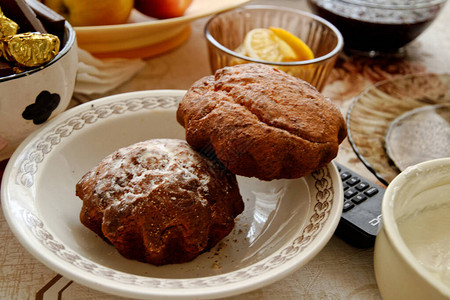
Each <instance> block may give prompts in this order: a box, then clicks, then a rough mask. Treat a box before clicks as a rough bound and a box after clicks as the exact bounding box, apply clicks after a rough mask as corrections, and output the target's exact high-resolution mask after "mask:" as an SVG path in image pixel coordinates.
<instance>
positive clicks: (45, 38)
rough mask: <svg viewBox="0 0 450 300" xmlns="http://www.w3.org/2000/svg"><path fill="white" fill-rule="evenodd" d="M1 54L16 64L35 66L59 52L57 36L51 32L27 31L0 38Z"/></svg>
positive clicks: (47, 60)
mask: <svg viewBox="0 0 450 300" xmlns="http://www.w3.org/2000/svg"><path fill="white" fill-rule="evenodd" d="M1 43H2V46H1V47H0V48H3V56H4V57H5V58H6V60H7V61H9V62H14V63H15V64H16V66H21V67H37V66H40V65H43V64H45V63H46V62H49V61H50V60H52V59H53V58H54V57H55V56H56V55H57V54H58V52H59V46H60V42H59V38H58V37H57V36H55V35H53V34H48V33H37V32H27V33H21V34H16V35H13V36H8V37H6V38H3V39H2V40H1Z"/></svg>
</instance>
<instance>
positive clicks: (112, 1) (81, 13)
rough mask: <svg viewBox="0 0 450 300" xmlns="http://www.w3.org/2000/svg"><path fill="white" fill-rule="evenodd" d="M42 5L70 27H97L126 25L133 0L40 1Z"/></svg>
mask: <svg viewBox="0 0 450 300" xmlns="http://www.w3.org/2000/svg"><path fill="white" fill-rule="evenodd" d="M42 3H44V4H45V5H47V6H48V7H49V8H51V9H53V10H54V11H56V12H57V13H59V14H61V15H62V16H63V17H64V18H66V20H67V21H68V22H69V23H70V24H71V25H72V26H97V25H113V24H123V23H126V22H127V20H128V17H129V16H130V13H131V10H132V9H133V5H134V0H94V1H92V0H42Z"/></svg>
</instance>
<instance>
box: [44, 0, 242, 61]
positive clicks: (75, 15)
mask: <svg viewBox="0 0 450 300" xmlns="http://www.w3.org/2000/svg"><path fill="white" fill-rule="evenodd" d="M248 1H249V0H180V1H173V0H135V1H133V0H103V1H90V0H43V3H44V4H46V5H47V6H48V7H50V8H52V9H53V10H55V11H57V12H58V13H60V14H61V15H63V16H64V17H65V18H66V19H67V20H68V21H69V23H71V24H72V25H73V26H74V28H75V31H76V33H77V40H78V45H79V46H80V48H83V49H85V50H87V51H89V52H90V53H93V54H94V55H95V56H97V57H149V56H154V55H157V54H160V53H164V52H166V51H169V50H171V49H173V48H175V47H177V46H179V45H181V44H182V43H183V42H184V41H186V40H187V38H188V37H189V35H190V23H191V22H192V21H193V20H196V19H199V18H201V17H205V16H208V15H211V14H214V13H218V12H220V11H223V10H228V9H232V8H235V7H237V6H239V5H242V4H244V3H246V2H248Z"/></svg>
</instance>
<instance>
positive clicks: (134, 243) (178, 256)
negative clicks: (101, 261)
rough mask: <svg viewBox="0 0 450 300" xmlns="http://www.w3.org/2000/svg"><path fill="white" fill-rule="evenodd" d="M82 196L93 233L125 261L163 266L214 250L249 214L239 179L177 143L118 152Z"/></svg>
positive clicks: (86, 181) (80, 190)
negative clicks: (242, 215)
mask: <svg viewBox="0 0 450 300" xmlns="http://www.w3.org/2000/svg"><path fill="white" fill-rule="evenodd" d="M76 194H77V196H78V197H80V198H81V199H82V200H83V206H82V209H81V214H80V220H81V222H82V223H83V224H84V225H85V226H86V227H88V228H89V229H91V230H92V231H94V232H95V233H97V234H98V235H99V236H101V237H102V238H103V239H105V240H106V241H108V242H110V243H112V244H113V245H114V246H115V247H116V248H117V250H118V251H119V252H120V253H121V254H122V255H123V256H125V257H127V258H130V259H136V260H139V261H143V262H149V263H152V264H155V265H163V264H169V263H181V262H187V261H190V260H192V259H194V258H195V257H197V256H198V255H199V254H201V253H202V252H204V251H206V250H209V249H210V248H211V247H213V246H214V245H215V244H217V242H218V241H220V240H221V239H222V238H224V237H225V236H226V235H228V234H229V233H230V231H231V230H232V229H233V227H234V219H235V217H236V216H237V215H238V214H240V213H241V212H242V211H243V209H244V204H243V201H242V197H241V195H240V193H239V188H238V185H237V182H236V177H235V175H234V174H232V173H231V172H229V171H228V170H227V169H226V168H224V167H223V165H222V164H220V163H219V162H217V161H213V160H210V159H207V158H206V157H204V156H202V155H201V154H199V153H197V152H196V151H194V150H193V149H192V148H191V147H190V146H189V145H188V144H187V143H186V142H185V141H183V140H176V139H154V140H148V141H145V142H140V143H137V144H134V145H131V146H128V147H125V148H121V149H119V150H117V151H116V152H114V153H112V154H110V155H108V156H107V157H105V158H104V159H103V160H102V161H101V162H100V163H99V164H98V165H97V166H96V167H94V168H93V169H92V170H90V171H89V172H88V173H87V174H86V175H84V176H83V178H82V179H81V180H80V181H79V182H78V184H77V186H76Z"/></svg>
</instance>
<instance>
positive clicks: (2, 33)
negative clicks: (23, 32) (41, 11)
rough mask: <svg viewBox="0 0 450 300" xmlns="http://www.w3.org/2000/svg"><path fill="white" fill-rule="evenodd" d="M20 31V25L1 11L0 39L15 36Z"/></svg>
mask: <svg viewBox="0 0 450 300" xmlns="http://www.w3.org/2000/svg"><path fill="white" fill-rule="evenodd" d="M17 30H19V25H17V23H16V22H14V21H13V20H11V19H9V18H7V17H6V16H5V15H4V14H3V12H2V11H1V9H0V39H1V38H3V37H6V36H10V35H15V34H16V33H17Z"/></svg>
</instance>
